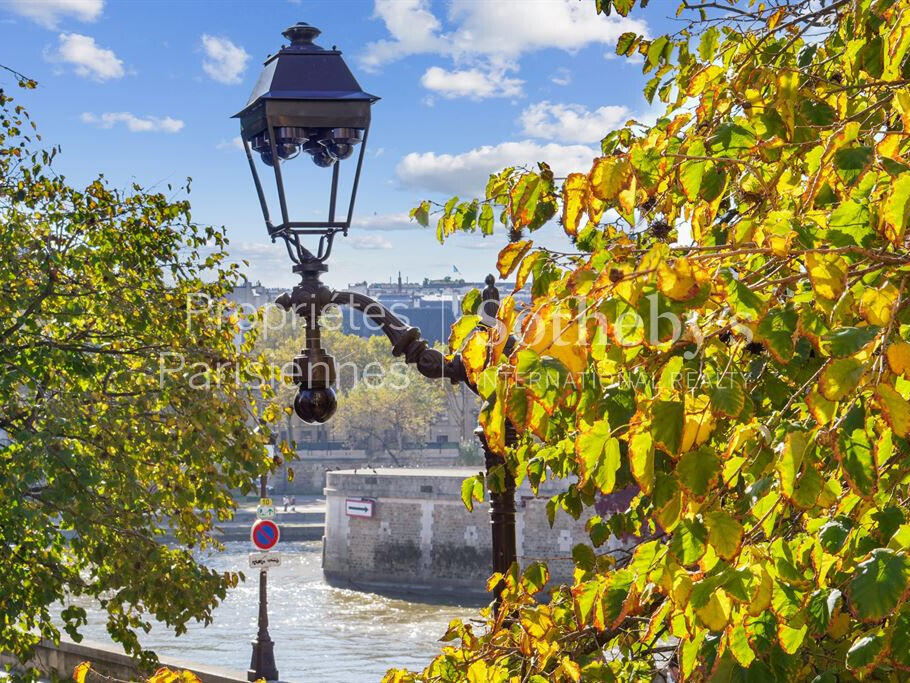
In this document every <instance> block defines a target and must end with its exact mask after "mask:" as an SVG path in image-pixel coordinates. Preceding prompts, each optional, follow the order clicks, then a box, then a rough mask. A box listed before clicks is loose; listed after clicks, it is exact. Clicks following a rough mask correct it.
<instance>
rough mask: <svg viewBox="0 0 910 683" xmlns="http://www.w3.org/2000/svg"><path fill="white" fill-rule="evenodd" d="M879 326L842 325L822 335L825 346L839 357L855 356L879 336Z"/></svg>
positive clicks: (829, 351) (833, 354)
mask: <svg viewBox="0 0 910 683" xmlns="http://www.w3.org/2000/svg"><path fill="white" fill-rule="evenodd" d="M879 332H880V329H879V328H878V327H874V326H869V327H842V328H841V329H839V330H836V331H834V332H831V333H829V334H826V335H824V336H823V337H822V344H823V348H826V349H827V351H828V353H830V354H831V355H832V356H835V357H837V358H844V357H846V356H853V355H855V354H857V353H859V352H860V351H861V350H862V349H863V347H864V346H866V345H867V344H868V343H869V342H871V341H872V340H873V339H875V337H876V336H878V333H879Z"/></svg>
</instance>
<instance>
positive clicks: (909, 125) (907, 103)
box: [891, 88, 910, 133]
mask: <svg viewBox="0 0 910 683" xmlns="http://www.w3.org/2000/svg"><path fill="white" fill-rule="evenodd" d="M891 106H892V108H893V109H894V110H895V111H897V112H898V113H899V114H900V115H901V120H902V121H903V123H904V132H905V133H907V132H910V89H908V88H903V89H902V90H898V91H896V92H895V93H894V99H893V100H892V103H891Z"/></svg>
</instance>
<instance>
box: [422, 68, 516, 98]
mask: <svg viewBox="0 0 910 683" xmlns="http://www.w3.org/2000/svg"><path fill="white" fill-rule="evenodd" d="M420 84H421V85H422V86H423V87H424V88H426V89H427V90H432V91H433V92H435V93H437V94H439V95H441V96H442V97H445V98H447V99H452V98H455V97H468V98H470V99H472V100H482V99H484V98H487V97H521V95H522V91H521V86H522V85H524V81H522V80H521V79H518V78H508V77H507V76H506V75H505V69H490V70H486V71H482V70H480V69H462V70H455V71H447V70H446V69H443V68H441V67H438V66H431V67H430V68H429V69H427V70H426V72H425V73H424V74H423V77H422V78H421V79H420Z"/></svg>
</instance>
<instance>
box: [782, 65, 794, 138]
mask: <svg viewBox="0 0 910 683" xmlns="http://www.w3.org/2000/svg"><path fill="white" fill-rule="evenodd" d="M798 90H799V72H797V71H795V70H793V69H786V70H784V71H781V73H780V75H779V76H778V77H777V111H778V113H779V114H780V115H781V118H782V119H783V120H784V123H785V124H786V126H787V130H788V131H789V132H790V134H791V135H792V134H793V125H794V119H795V113H796V102H797V91H798Z"/></svg>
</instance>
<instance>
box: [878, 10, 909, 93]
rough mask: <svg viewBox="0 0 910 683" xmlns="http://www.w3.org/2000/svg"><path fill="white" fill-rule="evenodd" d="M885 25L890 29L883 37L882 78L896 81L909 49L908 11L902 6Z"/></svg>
mask: <svg viewBox="0 0 910 683" xmlns="http://www.w3.org/2000/svg"><path fill="white" fill-rule="evenodd" d="M885 26H887V27H888V28H889V29H890V30H888V35H887V37H886V39H885V50H884V70H883V72H882V79H883V80H886V81H896V80H897V79H899V78H900V76H901V67H902V64H903V62H904V57H905V56H906V55H907V50H908V49H910V11H908V10H907V8H906V7H904V8H903V9H902V10H901V11H900V12H898V13H897V16H896V17H894V18H892V20H891V21H890V22H888V23H887V24H886V25H885Z"/></svg>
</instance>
